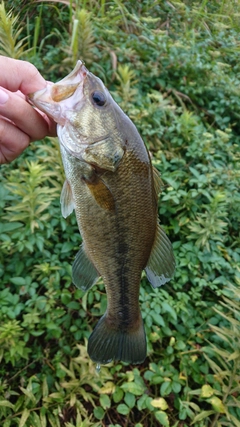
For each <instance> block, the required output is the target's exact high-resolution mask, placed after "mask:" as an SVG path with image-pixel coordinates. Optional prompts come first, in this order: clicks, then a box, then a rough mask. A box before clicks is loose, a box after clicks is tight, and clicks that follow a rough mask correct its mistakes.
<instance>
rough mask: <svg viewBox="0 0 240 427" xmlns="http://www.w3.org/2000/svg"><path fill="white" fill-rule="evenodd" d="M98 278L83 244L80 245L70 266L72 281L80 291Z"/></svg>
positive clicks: (88, 287)
mask: <svg viewBox="0 0 240 427" xmlns="http://www.w3.org/2000/svg"><path fill="white" fill-rule="evenodd" d="M98 278H99V274H98V272H97V270H96V268H95V267H94V265H93V263H92V262H91V261H90V259H89V258H88V256H87V254H86V252H85V249H84V246H83V245H81V246H80V249H79V251H78V253H77V255H76V258H75V260H74V263H73V266H72V281H73V283H74V285H75V286H76V287H77V288H79V289H81V290H82V291H88V290H89V289H90V288H91V287H92V286H93V285H95V283H96V282H97V280H98Z"/></svg>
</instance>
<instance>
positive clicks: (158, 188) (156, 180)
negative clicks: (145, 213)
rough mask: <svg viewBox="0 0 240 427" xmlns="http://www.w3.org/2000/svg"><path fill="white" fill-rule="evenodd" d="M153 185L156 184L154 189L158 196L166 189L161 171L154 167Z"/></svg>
mask: <svg viewBox="0 0 240 427" xmlns="http://www.w3.org/2000/svg"><path fill="white" fill-rule="evenodd" d="M153 184H154V189H155V191H156V194H157V195H158V194H159V193H161V191H162V188H163V187H164V184H163V182H162V180H161V178H160V174H159V171H158V170H157V169H156V168H155V167H154V166H153Z"/></svg>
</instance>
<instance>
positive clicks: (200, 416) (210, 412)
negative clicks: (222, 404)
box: [191, 411, 215, 425]
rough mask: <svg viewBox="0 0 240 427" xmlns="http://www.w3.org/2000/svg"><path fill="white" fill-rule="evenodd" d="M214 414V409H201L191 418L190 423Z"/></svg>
mask: <svg viewBox="0 0 240 427" xmlns="http://www.w3.org/2000/svg"><path fill="white" fill-rule="evenodd" d="M213 414H215V411H202V412H201V413H200V414H198V415H196V417H195V418H194V419H193V420H192V422H191V425H194V424H195V423H196V422H198V421H201V420H203V419H204V418H207V417H210V415H213Z"/></svg>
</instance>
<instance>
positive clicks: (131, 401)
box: [124, 391, 136, 408]
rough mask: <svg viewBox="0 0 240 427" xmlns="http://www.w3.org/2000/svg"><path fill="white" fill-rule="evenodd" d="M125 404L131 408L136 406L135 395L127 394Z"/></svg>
mask: <svg viewBox="0 0 240 427" xmlns="http://www.w3.org/2000/svg"><path fill="white" fill-rule="evenodd" d="M124 402H125V403H126V404H127V405H128V406H129V408H133V407H134V406H135V402H136V398H135V396H134V394H132V393H129V392H128V391H127V392H126V394H125V396H124Z"/></svg>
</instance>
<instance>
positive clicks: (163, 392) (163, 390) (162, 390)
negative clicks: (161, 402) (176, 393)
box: [160, 381, 172, 396]
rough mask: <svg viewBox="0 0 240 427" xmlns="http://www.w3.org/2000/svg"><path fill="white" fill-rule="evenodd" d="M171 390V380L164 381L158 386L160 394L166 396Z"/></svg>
mask: <svg viewBox="0 0 240 427" xmlns="http://www.w3.org/2000/svg"><path fill="white" fill-rule="evenodd" d="M171 391H172V383H171V381H165V382H164V383H162V384H161V387H160V394H161V396H167V395H168V394H170V393H171Z"/></svg>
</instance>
